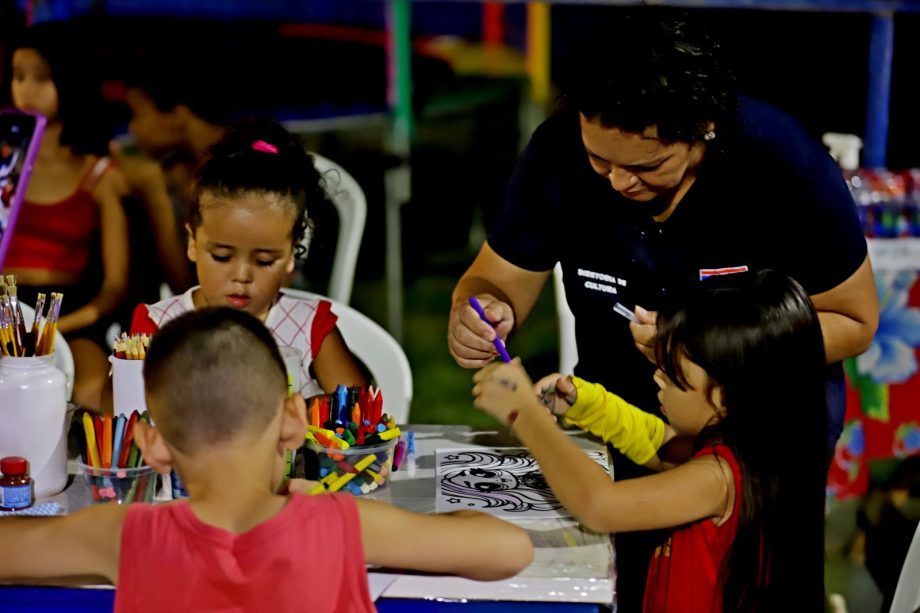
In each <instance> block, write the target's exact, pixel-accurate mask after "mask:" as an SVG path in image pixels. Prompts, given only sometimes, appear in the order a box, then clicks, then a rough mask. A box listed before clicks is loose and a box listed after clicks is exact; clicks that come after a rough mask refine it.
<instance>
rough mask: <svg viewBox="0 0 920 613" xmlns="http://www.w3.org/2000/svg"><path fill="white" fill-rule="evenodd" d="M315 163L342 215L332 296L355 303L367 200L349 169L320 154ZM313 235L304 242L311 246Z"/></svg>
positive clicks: (330, 281) (333, 265)
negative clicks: (354, 294)
mask: <svg viewBox="0 0 920 613" xmlns="http://www.w3.org/2000/svg"><path fill="white" fill-rule="evenodd" d="M311 155H312V156H313V165H314V166H315V167H316V170H317V171H319V174H320V176H322V178H323V180H324V181H325V186H324V187H325V188H326V193H328V194H329V199H330V200H332V203H333V204H334V205H335V209H336V212H337V213H338V216H339V236H338V240H337V241H336V244H335V257H334V259H333V262H332V273H331V275H330V277H329V292H328V295H329V297H330V298H332V299H333V300H337V301H338V302H341V303H343V304H348V303H349V302H351V289H352V286H353V284H354V280H355V267H356V266H357V264H358V250H359V249H360V248H361V238H362V236H363V235H364V224H365V222H366V220H367V199H366V198H365V197H364V190H362V189H361V186H360V185H358V182H357V181H355V179H354V177H352V176H351V175H350V174H349V173H348V171H346V170H345V169H344V168H342V167H341V166H339V165H338V164H336V163H335V162H333V161H332V160H330V159H328V158H325V157H323V156H321V155H319V154H317V153H313V154H311ZM312 238H313V237H312V236H311V235H310V234H309V233H308V234H307V236H305V237H304V240H303V241H302V242H301V244H302V245H303V246H304V248H306V249H307V250H309V249H310V241H311V239H312Z"/></svg>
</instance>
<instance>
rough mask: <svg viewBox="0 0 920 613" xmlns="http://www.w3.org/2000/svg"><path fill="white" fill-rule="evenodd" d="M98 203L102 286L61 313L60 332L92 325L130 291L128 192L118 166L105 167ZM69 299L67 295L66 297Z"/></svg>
mask: <svg viewBox="0 0 920 613" xmlns="http://www.w3.org/2000/svg"><path fill="white" fill-rule="evenodd" d="M92 193H93V198H94V199H95V200H96V202H97V203H98V205H99V219H100V226H101V232H100V234H101V240H102V269H103V277H102V287H101V288H100V289H99V293H98V294H96V296H95V297H94V298H93V299H92V300H90V301H89V302H88V303H87V304H86V305H84V306H83V307H81V308H79V309H77V310H76V311H74V312H73V313H70V314H69V315H65V316H63V317H61V319H60V322H59V324H58V326H59V329H60V331H61V332H65V333H66V332H71V331H73V330H79V329H80V328H85V327H86V326H89V325H92V324H94V323H96V322H97V321H99V319H100V318H102V317H104V316H106V315H108V314H109V313H111V312H112V311H114V310H115V309H116V308H117V307H118V305H119V304H121V301H122V300H124V297H125V293H126V292H127V291H128V257H129V246H128V221H127V217H126V216H125V211H124V209H123V208H122V204H121V198H122V197H123V196H125V195H126V194H127V193H128V187H127V182H126V181H125V178H124V176H123V175H122V174H121V172H120V171H118V170H117V169H115V168H112V169H109V170H108V171H106V173H105V174H104V175H102V178H100V179H99V183H98V184H97V185H96V187H95V188H93V192H92ZM64 298H65V299H66V296H65V297H64Z"/></svg>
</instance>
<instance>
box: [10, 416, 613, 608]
mask: <svg viewBox="0 0 920 613" xmlns="http://www.w3.org/2000/svg"><path fill="white" fill-rule="evenodd" d="M403 430H404V431H413V432H415V440H416V466H417V470H416V472H415V475H414V476H413V477H409V476H408V474H407V472H406V471H405V470H399V471H397V472H395V473H393V475H392V477H391V480H390V483H389V485H388V486H387V487H386V488H384V489H382V490H379V491H377V492H374V493H372V494H370V495H368V497H370V498H374V499H377V500H382V501H386V502H390V503H392V504H395V505H397V506H400V507H402V508H405V509H408V510H412V511H417V512H422V513H432V512H434V510H435V496H436V486H435V452H436V450H437V449H445V448H461V447H520V446H521V445H520V443H519V442H518V441H517V440H516V439H514V438H513V437H512V436H511V435H510V434H509V433H508V432H507V430H483V429H476V428H471V427H469V426H443V425H410V426H406V427H404V428H403ZM570 435H571V437H572V439H573V440H574V441H575V442H576V443H577V444H578V445H579V446H580V447H582V448H584V449H588V450H602V449H604V447H603V446H602V445H601V444H599V443H598V442H596V441H595V440H593V439H591V438H589V437H587V436H585V435H584V434H583V433H580V432H572V433H571V434H570ZM45 500H47V501H52V500H53V501H56V502H58V503H60V504H61V505H62V506H63V507H64V509H65V511H66V512H73V511H75V510H77V509H80V508H82V507H84V506H86V505H88V504H89V500H90V499H89V491H88V488H87V487H86V485H85V483H84V482H83V481H82V479H79V478H77V479H73V480H72V482H71V483H70V484H69V486H68V487H67V489H65V490H64V491H63V492H61V493H60V494H57V495H56V496H53V497H50V498H47V499H45ZM515 523H516V524H518V525H520V526H522V527H523V528H524V529H526V530H527V531H528V533H529V534H530V537H531V540H532V541H533V543H534V547H535V555H534V561H533V563H531V565H530V566H528V567H527V568H526V569H525V570H524V571H523V572H521V573H520V574H519V575H517V576H515V577H513V578H510V579H507V580H502V581H473V580H470V579H464V578H461V577H452V576H446V577H445V576H432V575H418V574H406V573H402V572H400V571H387V570H385V569H369V571H370V572H369V573H368V574H369V583H370V585H371V591H372V595H375V596H376V595H378V594H379V595H380V598H379V599H378V600H377V606H378V608H379V609H380V610H381V611H390V610H392V611H395V610H413V611H442V610H451V609H452V608H455V607H452V606H450V605H451V604H452V603H453V604H455V605H458V606H462V607H463V610H464V611H475V610H489V607H490V604H489V603H492V604H493V605H494V604H497V603H496V601H500V602H515V605H514V606H515V607H516V608H518V609H521V607H524V608H523V609H521V610H522V611H526V610H539V611H544V610H552V609H554V608H555V607H553V606H552V603H557V604H560V605H562V606H563V607H564V609H562V610H566V611H581V610H584V611H598V610H601V609H603V610H607V608H608V607H612V606H613V604H612V603H613V600H614V572H613V569H614V547H613V542H612V539H611V538H610V537H609V536H608V535H601V534H594V533H591V532H588V531H587V530H585V529H584V528H583V527H582V526H580V525H579V524H578V522H577V521H575V520H573V519H571V518H566V519H539V520H537V519H531V520H517V521H515ZM11 589H13V588H0V590H2V593H3V599H4V602H9V600H8V598H9V597H12V598H14V599H15V598H19V599H20V600H19V602H22V603H29V604H30V605H33V604H34V605H37V606H36V607H33V606H30V609H31V610H59V609H56V608H55V605H54V603H56V602H58V601H62V602H67V603H69V605H73V604H75V602H74V598H77V597H79V598H80V599H82V600H83V601H84V602H87V603H88V602H95V603H97V604H100V605H101V607H102V608H103V609H104V608H106V607H108V608H110V607H111V602H112V590H79V589H78V590H74V589H63V588H39V587H32V588H26V587H20V588H15V590H17V591H15V592H11ZM78 592H83V594H80V595H77V594H76V593H78ZM93 592H95V594H93ZM100 592H101V593H100ZM104 592H108V594H105V593H104ZM410 601H412V602H414V603H415V604H414V605H412V606H409V604H408V603H409V602H410ZM526 603H531V604H530V605H528V604H526ZM563 603H564V604H563ZM528 606H530V607H534V608H533V609H531V608H528ZM93 610H96V609H93ZM100 610H101V609H100Z"/></svg>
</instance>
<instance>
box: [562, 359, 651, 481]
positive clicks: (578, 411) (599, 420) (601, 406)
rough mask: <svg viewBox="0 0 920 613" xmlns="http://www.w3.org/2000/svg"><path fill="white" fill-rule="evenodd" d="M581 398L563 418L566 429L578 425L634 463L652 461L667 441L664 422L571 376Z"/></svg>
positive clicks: (594, 384)
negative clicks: (663, 442) (665, 439)
mask: <svg viewBox="0 0 920 613" xmlns="http://www.w3.org/2000/svg"><path fill="white" fill-rule="evenodd" d="M572 381H573V382H574V383H575V388H576V389H577V390H578V399H577V400H576V401H575V404H573V405H572V408H570V409H569V410H568V411H567V412H566V414H565V417H564V418H563V423H565V425H567V426H576V427H578V428H581V429H582V430H586V431H587V432H590V433H591V434H594V435H595V436H599V437H600V438H602V439H603V440H604V441H605V442H608V443H610V444H611V445H613V446H614V447H616V448H617V449H618V450H619V451H620V453H622V454H623V455H625V456H626V457H627V458H629V459H630V460H632V461H633V462H635V463H636V464H645V463H646V462H648V461H649V460H651V459H652V458H653V457H654V456H655V454H656V453H657V452H658V448H659V447H661V443H662V441H664V421H662V419H661V418H660V417H658V416H657V415H652V414H651V413H646V412H645V411H643V410H642V409H640V408H638V407H635V406H633V405H631V404H629V403H628V402H626V401H625V400H623V399H622V398H620V397H619V396H617V395H616V394H611V393H610V392H608V391H607V390H606V389H604V387H603V386H602V385H600V384H597V383H589V382H587V381H585V380H584V379H580V378H578V377H572Z"/></svg>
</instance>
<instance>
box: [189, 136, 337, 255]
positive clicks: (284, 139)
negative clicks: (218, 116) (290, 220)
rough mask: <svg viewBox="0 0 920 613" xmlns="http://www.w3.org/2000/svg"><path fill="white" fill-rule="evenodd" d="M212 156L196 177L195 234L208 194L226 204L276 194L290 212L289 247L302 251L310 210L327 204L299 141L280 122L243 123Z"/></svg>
mask: <svg viewBox="0 0 920 613" xmlns="http://www.w3.org/2000/svg"><path fill="white" fill-rule="evenodd" d="M209 154H210V157H209V158H208V160H207V161H206V162H205V163H204V165H203V166H202V167H201V169H200V170H199V171H198V183H197V188H196V194H195V200H194V202H193V203H192V205H191V207H190V209H189V225H190V226H191V228H192V229H193V230H194V229H195V228H197V227H198V226H199V225H201V196H202V194H204V193H205V192H209V193H212V194H214V195H216V196H220V197H222V198H235V197H239V196H241V195H243V194H246V193H257V194H258V193H261V194H273V195H274V196H275V197H277V198H279V199H280V200H281V201H282V202H285V203H286V204H290V206H291V207H292V212H293V213H294V214H295V221H294V226H293V227H292V228H291V241H292V242H293V243H294V245H295V246H296V245H299V243H300V241H301V240H302V239H303V237H304V234H305V233H306V231H307V228H308V227H310V226H311V221H310V217H309V210H310V208H312V207H313V206H314V205H318V204H319V203H321V202H322V201H324V200H325V199H326V198H327V196H326V192H325V190H324V189H323V180H322V177H321V176H320V174H319V172H318V171H317V170H316V168H315V167H314V166H313V158H312V157H311V156H310V155H309V154H308V153H307V152H306V151H305V150H304V148H303V144H302V143H301V142H300V140H299V139H298V138H297V137H296V136H294V135H293V134H291V133H290V132H288V131H287V130H286V129H284V127H282V126H281V124H279V123H278V122H276V121H273V120H270V119H244V120H241V121H239V122H237V123H235V124H234V125H233V126H231V128H230V129H229V130H228V131H227V133H226V134H225V135H224V137H223V138H222V139H221V140H220V141H218V142H217V143H216V144H215V145H214V146H212V147H211V149H210V150H209Z"/></svg>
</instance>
